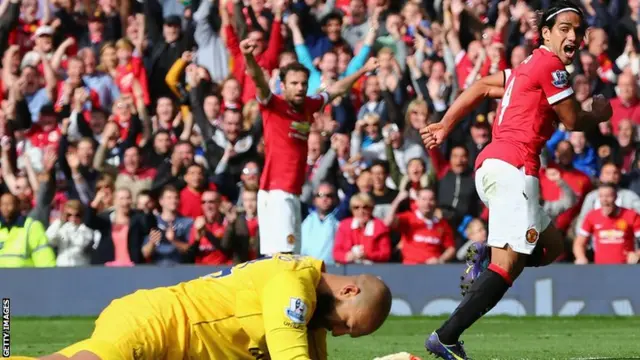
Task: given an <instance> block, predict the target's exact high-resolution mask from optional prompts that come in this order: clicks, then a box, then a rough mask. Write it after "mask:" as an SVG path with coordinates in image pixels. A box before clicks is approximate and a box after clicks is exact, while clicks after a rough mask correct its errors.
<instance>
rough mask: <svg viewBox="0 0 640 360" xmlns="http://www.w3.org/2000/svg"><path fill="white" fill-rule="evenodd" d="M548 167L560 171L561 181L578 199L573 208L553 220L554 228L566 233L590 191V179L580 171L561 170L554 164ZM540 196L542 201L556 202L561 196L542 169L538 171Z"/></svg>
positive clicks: (559, 189)
mask: <svg viewBox="0 0 640 360" xmlns="http://www.w3.org/2000/svg"><path fill="white" fill-rule="evenodd" d="M549 167H550V168H553V169H557V170H558V171H560V174H561V176H562V180H564V181H565V182H566V183H567V185H569V187H570V188H571V190H573V192H574V193H575V194H576V197H577V198H578V199H577V200H578V201H577V202H576V204H575V205H574V206H573V207H571V208H570V209H568V210H566V211H565V212H563V213H561V214H560V215H558V217H556V219H555V225H556V227H557V228H558V229H560V230H561V231H567V229H568V228H569V226H570V225H571V222H572V221H573V219H574V218H575V217H576V216H578V214H579V213H580V209H581V208H582V202H583V201H584V198H585V196H587V194H588V193H589V191H591V189H592V186H591V179H590V178H589V177H588V176H587V175H586V174H585V173H583V172H582V171H580V170H576V169H562V168H560V167H558V166H556V165H554V164H550V165H549ZM540 194H541V196H542V199H543V200H544V201H556V200H558V199H560V197H561V195H562V189H561V188H560V186H558V184H556V183H555V182H554V181H551V180H549V179H548V178H547V176H546V175H545V170H544V169H541V170H540Z"/></svg>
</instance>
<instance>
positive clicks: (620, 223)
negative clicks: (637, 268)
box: [579, 208, 640, 264]
mask: <svg viewBox="0 0 640 360" xmlns="http://www.w3.org/2000/svg"><path fill="white" fill-rule="evenodd" d="M579 234H580V235H582V236H586V237H590V236H592V235H593V239H594V241H593V247H594V260H595V261H594V262H595V263H596V264H626V263H627V254H628V253H629V252H632V251H635V250H636V237H638V236H640V216H639V215H638V213H636V212H635V211H633V210H630V209H625V208H618V209H617V210H616V211H615V213H614V214H612V215H611V216H605V215H604V214H602V210H601V209H596V210H591V211H590V212H589V213H588V214H587V216H586V217H585V218H584V222H583V223H582V226H581V227H580V230H579Z"/></svg>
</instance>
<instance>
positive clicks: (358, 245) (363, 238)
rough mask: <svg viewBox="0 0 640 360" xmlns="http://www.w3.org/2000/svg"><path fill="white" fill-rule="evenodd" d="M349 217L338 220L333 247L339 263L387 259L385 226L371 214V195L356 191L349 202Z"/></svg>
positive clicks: (389, 246) (387, 230)
mask: <svg viewBox="0 0 640 360" xmlns="http://www.w3.org/2000/svg"><path fill="white" fill-rule="evenodd" d="M349 206H350V208H351V213H352V214H353V217H350V218H346V219H344V220H342V221H341V222H340V225H339V226H338V231H337V233H336V238H335V244H334V248H333V257H334V259H335V261H336V262H337V263H339V264H353V263H356V264H372V263H374V262H388V261H389V258H390V257H391V239H390V237H389V228H388V227H387V226H386V225H385V224H384V223H383V222H382V220H380V219H376V218H374V217H373V206H374V203H373V198H372V197H371V195H369V194H367V193H358V194H356V195H354V196H353V197H352V198H351V201H350V203H349Z"/></svg>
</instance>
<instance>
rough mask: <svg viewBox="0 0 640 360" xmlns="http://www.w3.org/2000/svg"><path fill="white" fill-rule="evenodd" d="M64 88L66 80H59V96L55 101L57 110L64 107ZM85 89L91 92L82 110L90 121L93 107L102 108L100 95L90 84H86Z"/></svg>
mask: <svg viewBox="0 0 640 360" xmlns="http://www.w3.org/2000/svg"><path fill="white" fill-rule="evenodd" d="M63 89H64V81H58V87H57V94H58V98H57V100H56V103H55V109H56V111H57V112H60V111H62V108H63V107H64V104H63V101H62V100H63ZM84 89H85V90H86V91H87V93H88V94H89V99H88V100H87V102H86V103H85V104H84V106H83V108H82V110H83V115H84V118H85V120H86V121H87V122H88V121H89V119H91V109H99V108H100V96H99V95H98V93H97V92H95V91H94V90H92V89H91V88H89V87H88V86H84ZM71 99H73V95H71Z"/></svg>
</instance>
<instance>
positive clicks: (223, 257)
mask: <svg viewBox="0 0 640 360" xmlns="http://www.w3.org/2000/svg"><path fill="white" fill-rule="evenodd" d="M226 227H227V224H226V222H224V221H222V222H213V223H210V224H206V225H205V228H206V229H207V231H209V232H211V233H212V234H213V236H215V237H216V238H218V239H222V237H223V236H224V231H225V228H226ZM196 240H200V246H199V247H198V250H199V251H198V254H197V255H196V259H195V263H196V264H200V265H231V263H232V261H231V259H230V258H229V257H228V256H227V254H226V253H224V252H223V251H222V250H220V249H218V248H217V247H215V246H214V245H213V244H212V243H210V242H209V240H208V239H207V237H206V236H203V237H201V238H199V239H198V232H197V231H196V228H195V227H193V226H192V227H191V234H190V235H189V244H193V243H195V242H196Z"/></svg>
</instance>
